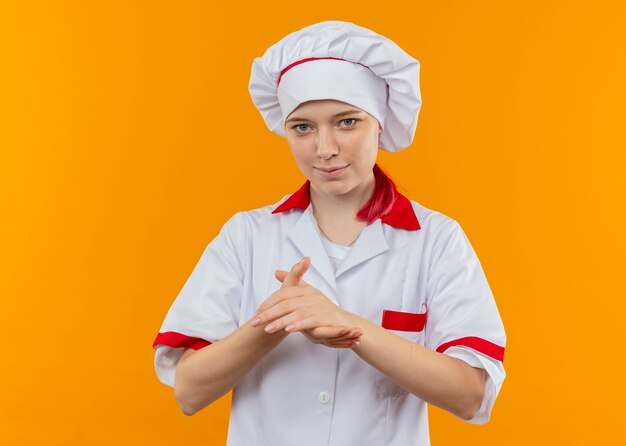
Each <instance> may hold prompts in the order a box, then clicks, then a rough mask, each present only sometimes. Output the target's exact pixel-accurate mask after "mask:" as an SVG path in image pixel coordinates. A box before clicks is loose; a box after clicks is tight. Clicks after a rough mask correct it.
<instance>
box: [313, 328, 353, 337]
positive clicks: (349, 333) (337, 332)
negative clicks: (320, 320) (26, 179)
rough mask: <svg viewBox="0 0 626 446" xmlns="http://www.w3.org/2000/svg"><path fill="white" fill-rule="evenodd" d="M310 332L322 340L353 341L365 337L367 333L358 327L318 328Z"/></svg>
mask: <svg viewBox="0 0 626 446" xmlns="http://www.w3.org/2000/svg"><path fill="white" fill-rule="evenodd" d="M310 332H311V334H312V335H313V336H315V337H317V338H320V339H322V340H338V339H351V338H357V337H360V336H363V334H364V333H365V332H364V331H363V329H362V328H358V327H352V328H350V327H316V328H313V329H312V330H310Z"/></svg>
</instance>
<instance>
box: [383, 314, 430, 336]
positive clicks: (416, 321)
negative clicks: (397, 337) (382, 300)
mask: <svg viewBox="0 0 626 446" xmlns="http://www.w3.org/2000/svg"><path fill="white" fill-rule="evenodd" d="M427 315H428V311H426V312H424V313H405V312H403V311H392V310H383V322H382V326H383V328H386V329H388V330H397V331H415V332H417V331H422V330H423V329H424V324H426V317H427Z"/></svg>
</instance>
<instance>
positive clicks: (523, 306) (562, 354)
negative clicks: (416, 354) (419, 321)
mask: <svg viewBox="0 0 626 446" xmlns="http://www.w3.org/2000/svg"><path fill="white" fill-rule="evenodd" d="M330 19H334V20H347V21H352V22H355V23H357V24H360V25H362V26H365V27H368V28H371V29H373V30H375V31H377V32H379V33H381V34H383V35H385V36H387V37H389V38H391V39H392V40H394V41H395V42H396V43H398V44H399V45H400V46H401V47H402V48H404V49H405V50H406V51H407V52H408V53H410V54H411V55H413V56H415V57H416V58H418V59H419V60H420V62H421V64H422V80H421V87H422V91H423V101H424V105H423V109H422V112H421V115H420V123H419V125H418V129H417V134H416V138H415V142H414V143H413V145H412V147H411V148H410V149H408V150H405V151H404V152H402V153H399V154H387V153H381V154H380V158H379V162H380V163H381V165H382V166H383V167H385V168H386V169H387V171H389V172H390V174H391V175H392V177H393V178H394V179H395V180H396V181H397V183H398V184H399V186H400V188H401V191H402V192H404V193H405V194H407V195H408V196H410V197H411V198H413V199H415V200H416V201H418V202H420V203H422V204H423V205H425V206H427V207H430V208H432V209H436V210H439V211H441V212H443V213H445V214H447V215H449V216H451V217H453V218H455V219H457V220H458V221H459V222H460V223H461V225H462V226H463V228H464V229H465V231H466V233H467V234H468V236H469V238H470V240H471V241H472V243H473V245H474V248H475V249H476V251H477V253H478V255H479V257H480V259H481V261H482V264H483V267H484V269H485V271H486V273H487V277H488V279H489V281H490V284H491V287H492V289H493V291H494V294H495V296H496V300H497V303H498V307H499V309H500V312H501V315H502V318H503V320H504V323H505V327H506V330H507V334H508V344H507V352H506V355H505V365H506V369H507V373H508V376H507V379H506V380H505V383H504V386H503V388H502V392H501V394H500V396H499V398H498V401H497V402H496V405H495V410H494V412H493V414H492V420H491V422H490V423H489V424H487V425H485V426H472V425H469V424H467V423H464V422H463V421H460V420H458V419H456V418H454V417H453V416H451V415H449V414H447V413H444V412H442V411H440V410H438V409H433V410H432V411H431V426H432V428H431V436H432V438H433V443H434V444H438V445H447V444H464V445H481V446H485V445H495V444H506V445H517V444H519V445H526V444H542V445H554V444H568V445H583V444H588V443H590V442H593V443H594V444H602V445H604V444H606V445H612V444H618V443H620V440H619V439H623V430H622V427H621V424H622V415H623V401H624V398H625V397H626V392H625V388H624V381H623V376H624V374H625V372H626V370H624V366H623V365H622V362H623V358H622V359H620V357H622V356H623V345H624V341H625V337H624V335H623V333H622V331H621V330H622V328H623V327H624V323H623V319H624V316H623V311H624V307H625V304H624V297H625V296H626V292H625V291H626V286H625V283H626V281H625V280H624V279H623V277H624V272H623V268H624V263H625V262H624V258H625V255H626V249H625V248H626V236H625V235H624V227H625V226H626V225H625V222H624V205H625V198H626V197H625V191H626V149H625V148H626V141H625V139H626V137H625V131H624V104H625V102H626V93H625V90H626V88H625V85H624V83H625V80H626V39H625V36H624V33H623V31H621V29H623V25H624V23H625V22H626V9H625V7H624V2H622V1H613V2H608V1H605V2H595V3H592V2H588V1H585V2H580V1H578V2H573V1H559V2H556V1H555V2H546V1H526V2H502V1H474V2H460V1H440V2H432V1H431V2H426V1H415V0H412V1H403V2H384V3H378V2H377V3H366V2H364V1H361V2H353V3H350V2H347V3H346V2H335V1H333V2H329V1H319V0H318V1H315V2H312V3H311V2H305V3H298V2H284V1H273V2H270V3H268V4H260V5H253V4H242V3H240V2H217V1H215V2H199V1H188V2H165V1H132V2H125V1H107V2H85V1H82V2H81V1H57V2H53V1H47V2H45V1H41V2H34V1H19V2H13V1H4V2H2V3H1V6H0V56H1V57H0V63H1V64H2V69H1V70H0V113H1V116H0V148H1V152H0V153H1V158H0V212H1V220H0V230H1V231H0V234H1V235H0V236H1V240H0V243H1V248H0V298H1V304H2V311H0V335H1V336H2V340H3V348H2V355H1V356H0V382H1V383H2V389H3V390H2V396H1V397H0V443H1V444H7V445H31V444H32V445H111V444H116V445H120V446H121V445H123V444H129V445H130V444H133V445H136V444H149V445H151V446H158V445H167V446H171V445H176V444H185V445H188V446H192V445H210V444H216V445H219V444H223V443H224V440H225V437H226V428H227V416H228V415H227V414H228V406H229V402H228V398H224V399H222V400H220V401H219V402H218V403H216V404H214V405H213V406H210V407H208V408H206V409H205V410H203V411H201V412H200V413H198V414H196V415H194V416H193V417H186V416H185V415H183V414H182V412H181V411H180V410H179V408H178V406H177V405H176V403H175V401H174V398H173V393H172V390H171V389H170V388H168V387H166V386H164V385H163V384H161V383H160V382H159V381H158V380H157V378H156V374H155V372H154V369H153V362H152V361H153V355H154V351H153V349H152V347H151V344H152V341H153V340H154V337H155V335H156V333H157V331H158V329H159V327H160V325H161V322H162V320H163V318H164V316H165V313H166V312H167V310H168V308H169V306H170V304H171V302H172V301H173V299H174V298H175V297H176V295H177V293H178V291H179V290H180V288H181V287H182V285H183V284H184V282H185V280H186V279H187V277H188V276H189V274H190V273H191V270H192V269H193V267H194V266H195V264H196V262H197V260H198V259H199V257H200V254H201V253H202V251H203V249H204V247H205V246H206V244H207V243H208V242H209V241H210V240H211V239H212V238H213V237H214V236H215V235H216V234H217V231H218V230H219V229H220V227H221V225H222V224H223V223H224V222H225V221H226V220H227V219H228V218H229V217H230V216H231V215H232V214H233V213H235V212H236V211H239V210H245V209H251V208H255V207H259V206H262V205H266V204H269V203H274V202H276V201H278V200H279V199H280V198H281V197H282V196H283V195H285V194H287V193H290V192H292V191H294V190H295V189H296V188H297V187H299V186H300V185H301V183H302V182H303V181H304V179H303V177H302V176H301V174H300V172H299V171H298V169H297V167H296V165H295V163H294V162H293V160H292V159H291V157H290V154H289V150H288V147H287V144H286V141H285V140H284V139H282V138H281V137H279V136H277V135H275V134H273V133H271V132H269V131H268V130H267V128H266V127H265V125H264V123H263V120H262V118H261V116H260V115H259V113H258V112H257V110H256V109H255V108H254V106H253V104H252V101H251V99H250V97H249V93H248V90H247V85H248V79H249V73H250V67H251V64H252V60H253V58H254V57H257V56H260V55H262V54H263V52H264V51H265V49H266V48H267V47H268V46H269V45H271V44H273V43H274V42H276V41H278V40H279V39H280V38H282V37H283V36H284V35H286V34H287V33H289V32H292V31H295V30H297V29H299V28H301V27H303V26H306V25H309V24H312V23H314V22H318V21H322V20H330Z"/></svg>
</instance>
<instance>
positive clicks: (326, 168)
mask: <svg viewBox="0 0 626 446" xmlns="http://www.w3.org/2000/svg"><path fill="white" fill-rule="evenodd" d="M346 167H348V165H345V166H337V167H316V169H318V170H321V171H322V172H326V173H330V172H334V171H335V170H341V169H345V168H346Z"/></svg>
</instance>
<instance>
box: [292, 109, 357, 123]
mask: <svg viewBox="0 0 626 446" xmlns="http://www.w3.org/2000/svg"><path fill="white" fill-rule="evenodd" d="M362 113H364V112H363V111H361V110H356V109H352V110H346V111H343V112H341V113H337V114H336V115H333V116H331V118H339V117H341V116H346V115H354V114H362ZM291 121H307V122H311V120H310V119H306V118H298V117H297V116H294V117H292V118H289V119H287V121H285V124H287V123H288V122H291Z"/></svg>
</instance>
